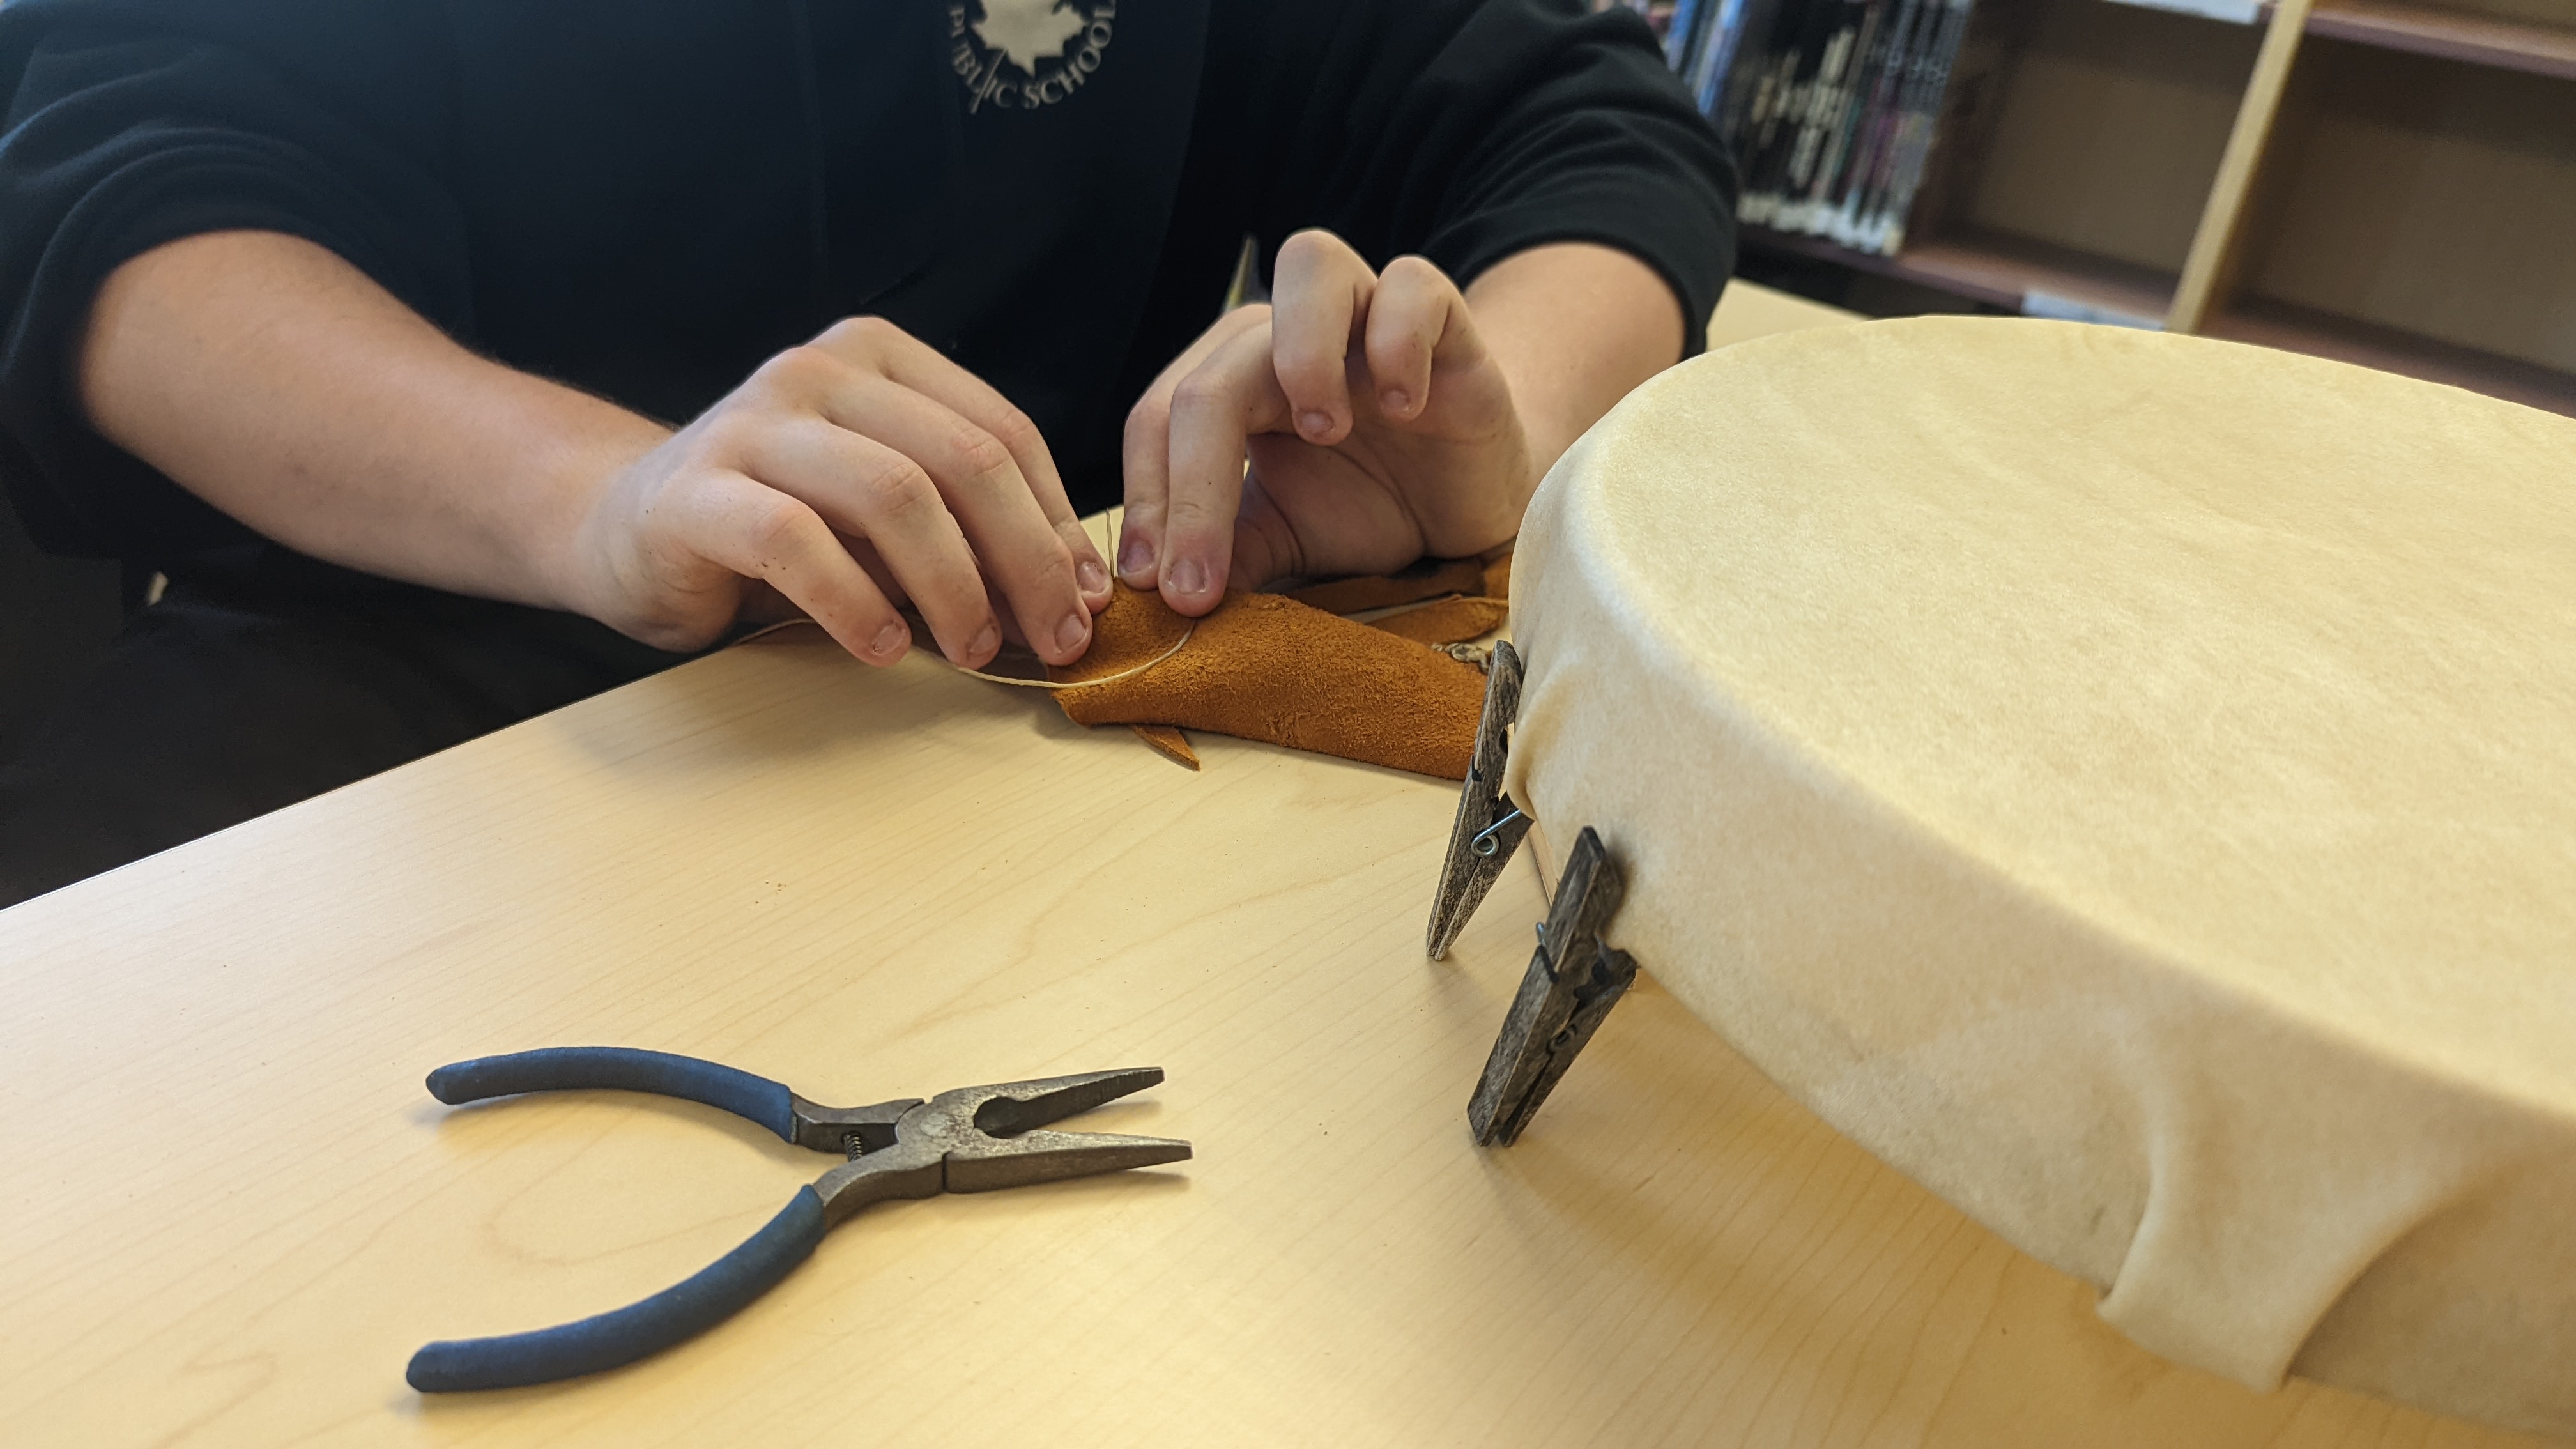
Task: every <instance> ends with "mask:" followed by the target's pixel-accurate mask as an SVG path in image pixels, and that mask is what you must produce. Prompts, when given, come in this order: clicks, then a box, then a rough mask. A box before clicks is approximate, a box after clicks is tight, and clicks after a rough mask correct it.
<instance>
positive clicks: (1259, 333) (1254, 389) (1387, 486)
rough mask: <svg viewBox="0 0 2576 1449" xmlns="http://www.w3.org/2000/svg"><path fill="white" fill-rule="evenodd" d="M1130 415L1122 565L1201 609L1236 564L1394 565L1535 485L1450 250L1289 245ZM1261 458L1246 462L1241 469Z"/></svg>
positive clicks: (1452, 540) (1493, 520)
mask: <svg viewBox="0 0 2576 1449" xmlns="http://www.w3.org/2000/svg"><path fill="white" fill-rule="evenodd" d="M1275 280H1276V285H1275V286H1274V287H1273V289H1272V298H1273V300H1272V302H1271V304H1270V305H1269V306H1266V307H1262V306H1250V307H1241V308H1237V309H1236V310H1235V311H1233V312H1230V313H1228V314H1227V315H1226V316H1225V317H1223V318H1222V319H1220V320H1219V321H1218V322H1217V324H1216V325H1215V326H1214V327H1211V328H1209V329H1208V331H1207V333H1206V334H1205V335H1204V336H1202V337H1201V338H1199V340H1198V341H1197V342H1196V343H1194V344H1192V345H1191V347H1190V349H1189V350H1188V351H1186V352H1184V353H1182V354H1181V355H1180V357H1179V358H1178V359H1177V360H1175V361H1174V362H1173V363H1172V365H1171V366H1170V367H1167V368H1165V369H1164V370H1163V374H1162V376H1160V377H1158V378H1156V379H1155V380H1154V385H1153V386H1152V387H1151V388H1148V389H1147V390H1146V392H1145V396H1144V398H1143V399H1142V400H1141V401H1139V402H1138V403H1137V404H1136V407H1135V410H1134V411H1133V412H1131V413H1129V414H1128V418H1127V437H1126V473H1127V517H1126V525H1125V528H1124V530H1123V533H1122V536H1121V540H1120V543H1119V548H1118V572H1119V575H1120V577H1122V578H1123V579H1125V580H1126V582H1127V583H1128V584H1129V585H1130V586H1131V587H1134V588H1139V589H1149V588H1159V589H1160V590H1161V591H1162V595H1163V599H1164V602H1166V603H1168V604H1170V605H1171V606H1172V608H1174V609H1176V610H1178V611H1179V612H1181V613H1183V614H1189V615H1200V614H1205V613H1207V612H1208V611H1209V610H1210V609H1213V608H1215V607H1216V606H1217V604H1218V602H1219V601H1221V600H1222V599H1223V598H1224V597H1225V590H1226V586H1227V584H1228V583H1229V582H1232V583H1234V584H1235V585H1237V586H1241V587H1258V586H1260V585H1261V584H1264V583H1267V582H1269V581H1270V580H1272V579H1275V578H1279V577H1281V576H1284V575H1304V576H1315V575H1325V574H1347V573H1388V572H1392V571H1394V570H1396V569H1398V568H1401V567H1403V566H1404V565H1406V564H1408V563H1411V562H1412V561H1413V560H1415V559H1417V558H1420V557H1422V556H1423V555H1424V554H1426V553H1428V554H1435V555H1439V556H1443V557H1461V556H1465V555H1468V554H1475V553H1481V552H1483V551H1485V550H1486V549H1490V548H1493V547H1495V546H1497V545H1499V544H1502V543H1504V542H1506V541H1507V540H1509V539H1510V538H1511V537H1512V535H1513V534H1514V533H1515V532H1516V531H1517V530H1518V529H1519V527H1520V517H1521V510H1522V508H1523V507H1524V506H1526V505H1527V503H1528V502H1529V496H1530V492H1531V490H1532V489H1533V488H1535V487H1536V486H1537V483H1538V479H1537V477H1536V476H1535V469H1534V467H1533V460H1532V458H1531V453H1530V447H1529V443H1528V440H1527V439H1526V437H1525V436H1524V435H1523V432H1522V428H1521V420H1520V416H1519V414H1518V413H1517V412H1516V411H1515V410H1514V408H1513V405H1512V392H1511V387H1510V384H1509V383H1508V382H1507V381H1506V380H1505V379H1504V377H1503V373H1502V370H1501V368H1500V367H1499V366H1497V365H1496V363H1495V360H1494V358H1493V356H1492V355H1491V353H1489V352H1488V351H1487V349H1486V347H1485V345H1484V343H1483V342H1482V341H1481V340H1480V339H1479V338H1478V337H1477V335H1476V324H1475V319H1474V318H1472V317H1471V316H1469V315H1468V311H1467V303H1466V299H1465V298H1464V297H1462V296H1461V295H1460V294H1459V291H1458V288H1457V286H1456V285H1455V284H1454V283H1452V282H1451V281H1450V280H1449V278H1448V277H1447V276H1446V275H1444V274H1443V273H1442V272H1441V271H1440V269H1439V268H1438V267H1435V266H1433V265H1432V264H1431V263H1430V262H1427V261H1425V260H1423V259H1422V258H1420V257H1399V258H1397V259H1396V260H1394V261H1392V262H1390V263H1388V264H1387V267H1386V270H1385V271H1384V272H1383V273H1379V272H1373V271H1371V270H1370V269H1369V265H1368V263H1367V262H1366V261H1364V260H1363V259H1362V258H1361V257H1360V255H1359V254H1358V253H1357V252H1355V251H1353V250H1351V248H1350V247H1349V246H1348V245H1346V244H1345V243H1344V242H1343V241H1342V240H1341V239H1340V238H1338V237H1336V236H1334V235H1332V234H1331V233H1330V232H1323V231H1304V232H1299V233H1298V234H1296V235H1295V236H1292V237H1290V238H1289V239H1288V241H1287V242H1286V244H1285V245H1283V246H1281V247H1280V249H1279V264H1278V267H1277V276H1276V279H1275ZM1247 458H1248V459H1249V460H1250V463H1251V467H1250V470H1249V472H1247V471H1246V469H1245V466H1244V464H1245V461H1246V459H1247Z"/></svg>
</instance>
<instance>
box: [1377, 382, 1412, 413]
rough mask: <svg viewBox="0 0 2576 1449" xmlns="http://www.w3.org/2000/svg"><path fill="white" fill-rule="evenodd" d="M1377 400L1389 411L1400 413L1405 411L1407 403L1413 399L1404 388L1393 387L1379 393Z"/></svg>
mask: <svg viewBox="0 0 2576 1449" xmlns="http://www.w3.org/2000/svg"><path fill="white" fill-rule="evenodd" d="M1377 400H1378V402H1379V403H1380V404H1382V405H1383V406H1384V407H1385V408H1386V410H1387V411H1388V412H1391V413H1400V412H1402V411H1404V409H1405V406H1406V404H1408V403H1410V402H1411V401H1412V399H1411V398H1410V397H1409V396H1407V395H1406V393H1405V391H1404V389H1403V388H1400V387H1391V388H1388V389H1387V390H1386V391H1384V392H1382V393H1379V394H1378V395H1377Z"/></svg>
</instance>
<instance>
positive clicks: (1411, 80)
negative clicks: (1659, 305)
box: [1211, 0, 1736, 353]
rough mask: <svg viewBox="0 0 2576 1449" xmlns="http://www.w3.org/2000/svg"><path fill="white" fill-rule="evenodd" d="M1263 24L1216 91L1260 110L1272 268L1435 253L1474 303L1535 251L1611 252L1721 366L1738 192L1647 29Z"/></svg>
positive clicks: (1358, 16)
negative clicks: (1279, 263) (1629, 259)
mask: <svg viewBox="0 0 2576 1449" xmlns="http://www.w3.org/2000/svg"><path fill="white" fill-rule="evenodd" d="M1226 8H1227V7H1222V6H1221V7H1220V8H1219V11H1218V14H1219V16H1220V17H1221V18H1220V19H1219V22H1218V24H1219V26H1220V31H1219V38H1220V44H1221V45H1224V44H1227V31H1228V30H1229V29H1231V27H1230V26H1229V25H1228V22H1227V21H1226V20H1225V19H1223V18H1222V17H1223V16H1224V15H1225V11H1226ZM1247 8H1250V7H1247ZM1259 24H1260V27H1261V33H1259V34H1258V35H1257V36H1256V35H1245V34H1242V33H1241V32H1239V31H1238V32H1236V33H1235V35H1234V37H1233V38H1232V41H1231V45H1233V46H1243V47H1244V48H1245V55H1248V56H1249V57H1250V58H1251V59H1252V64H1251V65H1250V66H1248V67H1246V68H1245V73H1244V74H1243V75H1242V76H1241V78H1240V79H1239V80H1238V79H1235V78H1231V77H1223V72H1224V71H1226V70H1228V69H1231V68H1233V67H1235V66H1238V65H1241V64H1242V63H1243V59H1244V56H1239V55H1233V54H1220V55H1214V56H1212V57H1211V60H1212V61H1213V62H1215V68H1216V69H1217V70H1218V71H1219V72H1220V74H1219V76H1212V77H1211V79H1212V80H1216V82H1217V83H1218V84H1220V85H1228V84H1240V85H1241V88H1242V93H1243V94H1244V95H1245V96H1246V97H1247V100H1248V105H1247V107H1246V114H1245V115H1244V116H1243V117H1242V119H1241V121H1240V123H1239V124H1241V125H1242V127H1243V131H1244V136H1245V139H1246V140H1247V141H1248V143H1249V144H1248V145H1247V146H1246V148H1245V150H1246V152H1247V153H1248V154H1249V155H1250V157H1251V161H1250V164H1249V165H1248V166H1246V167H1245V168H1244V169H1243V172H1242V174H1243V175H1245V176H1246V177H1247V183H1246V184H1248V185H1249V186H1251V187H1252V188H1253V195H1251V196H1250V197H1248V198H1246V199H1247V200H1249V201H1250V202H1251V203H1252V207H1253V210H1254V212H1255V214H1256V215H1257V217H1258V221H1257V223H1256V227H1255V234H1256V235H1257V236H1258V237H1259V239H1260V242H1261V245H1262V247H1263V251H1264V260H1265V262H1267V260H1268V259H1269V257H1270V256H1271V255H1272V254H1275V252H1276V250H1277V248H1278V245H1279V243H1280V242H1281V241H1282V240H1284V239H1285V237H1286V235H1287V234H1288V233H1289V232H1292V231H1294V230H1296V229H1297V228H1298V227H1301V226H1323V227H1327V228H1330V229H1331V230H1333V231H1334V232H1336V233H1337V234H1339V235H1340V236H1342V237H1343V238H1344V239H1345V240H1348V241H1350V242H1351V243H1352V244H1353V245H1354V246H1356V247H1357V248H1359V250H1360V251H1361V252H1362V253H1363V254H1364V255H1367V256H1368V257H1369V258H1370V260H1371V261H1372V262H1374V263H1377V264H1381V265H1382V264H1383V263H1384V262H1385V261H1387V260H1389V259H1391V258H1392V257H1394V256H1397V255H1400V254H1403V253H1406V252H1418V253H1420V254H1422V255H1424V256H1427V257H1429V258H1430V259H1431V260H1432V261H1433V262H1435V263H1437V264H1438V265H1439V266H1440V267H1441V268H1442V269H1443V270H1444V271H1446V272H1448V273H1449V275H1450V276H1451V277H1453V278H1455V279H1456V280H1457V281H1458V282H1459V284H1460V285H1462V286H1463V285H1465V284H1466V283H1468V282H1469V281H1472V280H1473V279H1474V278H1475V277H1476V275H1477V274H1478V273H1480V272H1482V271H1483V270H1484V269H1485V268H1487V267H1490V266H1492V265H1493V264H1494V263H1496V262H1498V261H1500V260H1502V259H1503V258H1505V257H1507V256H1510V255H1512V254H1513V253H1515V252H1519V251H1524V250H1527V249H1528V248H1530V247H1534V246H1539V245H1542V244H1544V243H1548V242H1563V241H1586V242H1597V243H1601V244H1603V245H1607V246H1612V247H1617V248H1619V249H1621V250H1623V251H1626V252H1628V253H1630V254H1631V255H1634V256H1635V257H1637V258H1638V259H1639V260H1641V261H1643V262H1644V263H1646V265H1648V266H1650V267H1652V268H1654V269H1655V271H1656V272H1658V273H1659V274H1661V275H1662V277H1663V278H1664V280H1665V282H1666V283H1667V284H1669V285H1670V286H1671V287H1672V289H1673V294H1674V296H1675V297H1676V298H1677V299H1678V300H1679V301H1680V303H1681V306H1682V314H1683V322H1684V327H1685V329H1686V337H1687V343H1686V351H1687V352H1688V353H1696V352H1698V351H1700V350H1701V349H1702V348H1703V347H1705V346H1706V344H1707V322H1708V317H1709V314H1710V313H1711V312H1712V311H1713V310H1715V308H1716V306H1717V297H1718V292H1719V291H1720V289H1721V288H1723V287H1724V286H1725V284H1726V278H1727V276H1728V274H1729V273H1730V272H1732V271H1733V270H1734V263H1735V220H1734V217H1735V195H1736V180H1735V172H1734V168H1733V166H1732V164H1731V163H1730V162H1729V160H1728V157H1727V155H1726V152H1725V149H1724V148H1723V147H1722V146H1721V145H1720V144H1719V142H1718V139H1717V135H1716V132H1715V129H1714V128H1713V127H1712V126H1711V125H1710V124H1709V122H1708V120H1707V118H1706V117H1704V116H1702V115H1701V114H1700V113H1699V111H1698V109H1697V107H1695V106H1694V105H1693V104H1692V103H1691V100H1690V96H1689V94H1688V92H1687V91H1686V90H1685V89H1684V88H1683V86H1682V84H1681V82H1680V80H1679V79H1678V78H1677V77H1675V76H1674V75H1673V74H1672V72H1671V70H1670V68H1669V67H1667V66H1666V65H1665V63H1664V58H1663V54H1662V51H1661V49H1660V47H1659V46H1658V45H1657V43H1656V41H1655V39H1654V35H1653V32H1652V31H1650V30H1648V29H1647V28H1646V25H1645V23H1644V21H1643V20H1641V19H1640V18H1639V17H1638V16H1637V15H1636V14H1635V13H1634V12H1632V11H1630V10H1628V9H1626V8H1625V7H1613V8H1611V9H1609V10H1607V11H1603V12H1601V13H1592V12H1591V10H1590V8H1589V7H1588V6H1587V5H1586V4H1585V3H1584V0H1341V3H1336V4H1317V3H1312V0H1308V3H1287V4H1280V5H1277V6H1275V7H1272V8H1268V9H1266V10H1264V11H1262V12H1261V19H1260V22H1259ZM1247 42H1248V44H1247ZM1229 48H1230V47H1229Z"/></svg>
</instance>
